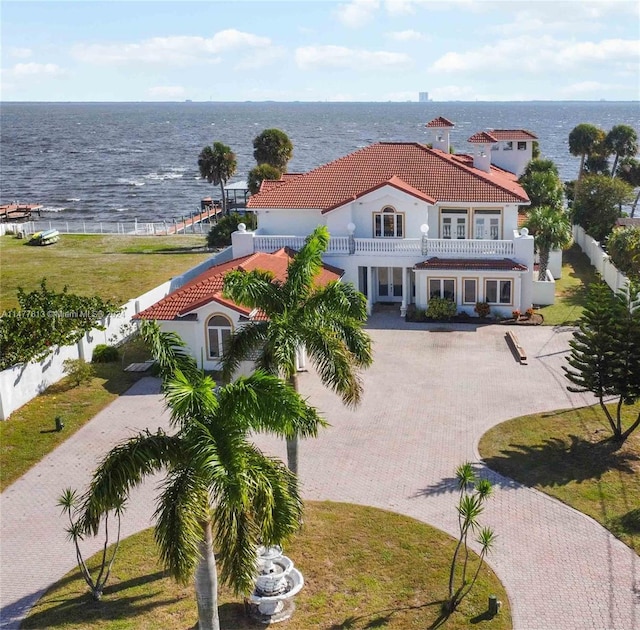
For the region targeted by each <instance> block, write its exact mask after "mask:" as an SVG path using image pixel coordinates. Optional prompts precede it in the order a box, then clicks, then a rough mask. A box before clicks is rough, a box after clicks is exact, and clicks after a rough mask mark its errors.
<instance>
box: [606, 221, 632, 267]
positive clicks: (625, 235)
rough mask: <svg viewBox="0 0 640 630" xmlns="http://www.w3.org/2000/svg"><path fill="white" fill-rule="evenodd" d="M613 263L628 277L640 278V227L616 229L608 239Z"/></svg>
mask: <svg viewBox="0 0 640 630" xmlns="http://www.w3.org/2000/svg"><path fill="white" fill-rule="evenodd" d="M607 253H608V254H609V256H610V257H611V262H612V263H613V264H614V265H615V266H616V267H617V268H618V269H619V270H620V271H621V272H622V273H624V274H625V275H627V276H630V277H631V276H640V227H635V226H634V227H621V228H615V229H614V230H613V232H611V234H609V237H608V238H607Z"/></svg>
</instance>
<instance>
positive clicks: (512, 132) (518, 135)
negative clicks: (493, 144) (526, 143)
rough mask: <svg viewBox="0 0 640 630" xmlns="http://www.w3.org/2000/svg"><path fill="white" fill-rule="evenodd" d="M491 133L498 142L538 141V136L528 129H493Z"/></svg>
mask: <svg viewBox="0 0 640 630" xmlns="http://www.w3.org/2000/svg"><path fill="white" fill-rule="evenodd" d="M489 133H490V134H491V135H492V136H493V137H494V138H496V139H497V140H537V139H538V136H536V135H535V134H533V133H531V132H530V131H527V130H526V129H491V130H490V131H489Z"/></svg>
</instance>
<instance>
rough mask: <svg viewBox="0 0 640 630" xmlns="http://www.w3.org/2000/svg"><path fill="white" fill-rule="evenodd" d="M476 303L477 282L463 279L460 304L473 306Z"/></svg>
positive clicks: (473, 279) (474, 279) (471, 279)
mask: <svg viewBox="0 0 640 630" xmlns="http://www.w3.org/2000/svg"><path fill="white" fill-rule="evenodd" d="M477 301H478V280H477V279H476V278H463V280H462V303H463V304H475V303H476V302H477Z"/></svg>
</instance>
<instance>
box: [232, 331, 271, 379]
mask: <svg viewBox="0 0 640 630" xmlns="http://www.w3.org/2000/svg"><path fill="white" fill-rule="evenodd" d="M266 331H267V322H264V321H250V322H247V323H246V324H243V325H242V326H240V327H239V328H237V329H236V330H234V331H233V334H232V335H231V336H230V337H229V339H228V340H227V343H226V344H225V347H224V352H223V354H222V360H221V363H222V377H223V379H224V380H225V381H229V380H230V379H231V378H232V377H233V375H234V374H235V373H236V371H237V370H238V368H239V367H240V364H241V363H242V361H245V360H247V359H248V358H249V357H251V356H254V354H255V353H256V352H258V353H259V352H260V351H261V350H262V348H263V347H264V344H265V343H266V339H267V337H266Z"/></svg>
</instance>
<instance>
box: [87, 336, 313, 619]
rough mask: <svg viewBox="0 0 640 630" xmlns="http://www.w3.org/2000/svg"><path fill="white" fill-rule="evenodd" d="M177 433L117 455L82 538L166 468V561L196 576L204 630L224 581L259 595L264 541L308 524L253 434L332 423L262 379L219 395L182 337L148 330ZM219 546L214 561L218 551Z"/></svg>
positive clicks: (124, 447) (185, 577)
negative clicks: (258, 565)
mask: <svg viewBox="0 0 640 630" xmlns="http://www.w3.org/2000/svg"><path fill="white" fill-rule="evenodd" d="M144 335H145V336H146V337H147V339H148V340H150V341H151V342H152V345H153V348H154V354H155V357H156V360H157V361H158V363H159V365H160V368H161V374H162V376H163V391H164V395H165V401H166V404H167V407H168V409H169V411H170V413H171V416H170V417H171V423H172V426H173V427H174V428H175V433H173V434H172V435H169V434H167V433H165V432H163V431H162V430H158V432H157V433H151V432H149V431H145V432H143V433H140V434H138V435H136V436H134V437H132V438H130V439H129V440H127V441H126V442H123V443H122V444H120V445H118V446H116V447H115V448H114V449H112V450H111V451H110V452H109V453H107V455H106V456H105V458H104V459H103V461H102V462H101V463H100V465H99V466H98V468H97V470H96V471H95V473H94V475H93V479H92V481H91V484H90V486H89V489H88V491H87V493H86V494H85V496H84V499H83V507H82V516H81V519H80V524H81V527H82V531H86V532H94V531H95V530H96V528H97V527H98V524H99V522H100V515H101V514H104V513H105V512H107V511H108V510H110V509H112V508H113V507H114V506H115V505H118V504H119V503H120V502H121V501H122V500H123V499H125V498H126V496H127V495H128V494H129V491H130V490H131V489H132V488H133V487H135V486H137V485H138V484H139V483H141V482H142V480H143V478H144V477H146V476H148V475H151V474H153V473H155V472H157V471H160V470H166V479H165V481H164V484H163V487H162V489H161V491H160V493H159V496H158V500H157V509H156V512H155V515H154V516H155V519H156V525H155V538H156V541H157V543H158V546H159V549H160V556H161V559H162V561H163V563H164V565H165V567H166V569H167V570H168V571H169V573H170V574H171V575H172V576H174V577H175V578H176V579H177V580H179V581H180V582H183V583H184V582H188V581H190V580H191V579H192V578H193V577H194V575H195V584H196V597H197V606H198V620H199V628H200V630H219V627H220V624H219V620H218V610H217V579H218V577H217V569H216V556H217V559H218V561H219V563H220V579H221V580H222V581H223V582H226V583H228V584H229V585H230V586H231V587H233V589H234V590H235V591H236V593H248V592H250V591H251V589H252V588H253V584H254V579H255V570H256V547H257V546H258V544H266V545H272V544H281V543H282V542H283V541H284V540H285V539H286V538H287V537H288V536H290V535H291V534H293V533H294V532H295V531H296V530H297V528H298V527H299V523H300V518H301V511H302V503H301V500H300V497H299V495H298V490H297V481H296V478H295V476H294V475H293V474H292V473H291V472H290V471H289V470H288V469H287V468H286V467H285V466H284V464H283V463H282V462H280V461H278V460H277V459H273V458H270V457H267V456H265V455H264V454H263V453H261V452H260V451H259V450H258V449H257V448H256V447H255V445H254V444H253V443H252V442H251V441H250V440H249V439H248V434H249V433H250V432H254V431H257V432H259V431H267V432H271V433H275V434H277V435H280V436H283V435H291V434H295V433H299V434H300V435H303V436H315V435H316V434H317V430H318V427H319V426H320V425H322V424H324V422H323V421H322V420H321V419H320V417H319V416H318V414H317V412H316V410H315V409H314V408H312V407H309V406H308V405H307V404H306V402H305V401H304V400H303V399H302V398H301V397H300V396H299V395H298V394H297V393H296V392H294V391H293V390H292V389H291V388H290V387H289V386H288V385H287V384H286V383H284V382H283V381H281V380H280V379H278V378H276V377H274V376H272V375H268V374H265V373H263V372H256V373H255V374H253V375H252V376H250V377H247V378H240V379H238V380H237V381H235V382H234V383H232V384H230V385H227V386H226V387H222V388H220V389H219V390H218V391H217V392H216V391H215V383H214V382H213V381H212V380H211V379H210V377H208V376H206V375H205V374H204V373H203V372H202V371H200V370H199V369H198V368H197V366H196V364H195V361H194V360H193V359H192V358H191V357H189V356H188V355H187V353H186V352H185V350H184V343H183V342H182V340H181V339H180V338H179V337H178V336H177V335H175V334H173V333H161V332H160V331H159V329H158V327H157V325H155V324H147V325H146V328H145V330H144ZM214 547H215V549H216V554H215V555H214V551H213V549H214Z"/></svg>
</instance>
